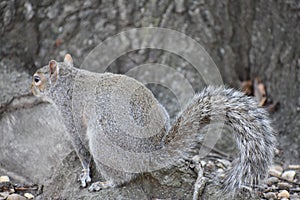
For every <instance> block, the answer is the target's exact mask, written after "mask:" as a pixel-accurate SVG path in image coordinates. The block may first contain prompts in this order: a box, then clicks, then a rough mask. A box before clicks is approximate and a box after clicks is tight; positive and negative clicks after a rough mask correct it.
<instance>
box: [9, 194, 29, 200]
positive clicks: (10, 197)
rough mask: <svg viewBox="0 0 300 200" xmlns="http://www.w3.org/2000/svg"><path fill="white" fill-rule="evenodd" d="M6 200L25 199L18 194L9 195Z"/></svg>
mask: <svg viewBox="0 0 300 200" xmlns="http://www.w3.org/2000/svg"><path fill="white" fill-rule="evenodd" d="M6 200H26V198H25V197H22V196H21V195H18V194H11V195H9V196H8V197H7V199H6Z"/></svg>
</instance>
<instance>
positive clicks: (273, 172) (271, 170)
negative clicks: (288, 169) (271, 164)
mask: <svg viewBox="0 0 300 200" xmlns="http://www.w3.org/2000/svg"><path fill="white" fill-rule="evenodd" d="M269 174H270V175H271V176H281V174H282V172H280V171H277V170H275V169H269Z"/></svg>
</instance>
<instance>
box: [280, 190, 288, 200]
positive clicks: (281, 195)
mask: <svg viewBox="0 0 300 200" xmlns="http://www.w3.org/2000/svg"><path fill="white" fill-rule="evenodd" d="M289 197H290V193H289V192H288V191H286V190H282V191H281V192H279V194H278V198H280V199H283V198H289Z"/></svg>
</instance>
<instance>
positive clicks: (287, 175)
mask: <svg viewBox="0 0 300 200" xmlns="http://www.w3.org/2000/svg"><path fill="white" fill-rule="evenodd" d="M295 175H296V172H295V171H294V170H288V171H285V172H283V174H282V176H281V177H282V178H284V179H286V180H289V181H293V180H294V177H295Z"/></svg>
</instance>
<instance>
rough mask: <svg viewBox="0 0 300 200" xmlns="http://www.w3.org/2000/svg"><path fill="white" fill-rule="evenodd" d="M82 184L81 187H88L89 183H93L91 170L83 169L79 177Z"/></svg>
mask: <svg viewBox="0 0 300 200" xmlns="http://www.w3.org/2000/svg"><path fill="white" fill-rule="evenodd" d="M78 181H80V182H81V187H86V185H87V183H89V182H91V181H92V179H91V177H90V170H89V169H83V170H82V172H81V174H80V175H79V180H78Z"/></svg>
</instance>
